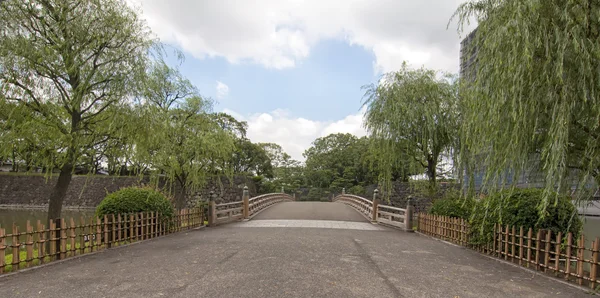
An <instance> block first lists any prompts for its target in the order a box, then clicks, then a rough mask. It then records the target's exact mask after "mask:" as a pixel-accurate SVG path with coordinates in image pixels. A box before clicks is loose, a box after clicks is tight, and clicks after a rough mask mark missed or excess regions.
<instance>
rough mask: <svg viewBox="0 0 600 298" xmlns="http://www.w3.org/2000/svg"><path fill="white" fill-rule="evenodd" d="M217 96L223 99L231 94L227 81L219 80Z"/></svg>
mask: <svg viewBox="0 0 600 298" xmlns="http://www.w3.org/2000/svg"><path fill="white" fill-rule="evenodd" d="M216 88H217V98H219V99H221V98H223V97H225V96H227V94H229V86H227V85H225V83H223V82H220V81H217V87H216Z"/></svg>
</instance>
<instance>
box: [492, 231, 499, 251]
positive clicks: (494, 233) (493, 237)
mask: <svg viewBox="0 0 600 298" xmlns="http://www.w3.org/2000/svg"><path fill="white" fill-rule="evenodd" d="M497 228H498V225H497V224H494V231H493V233H492V235H493V236H492V251H493V254H494V253H496V229H497Z"/></svg>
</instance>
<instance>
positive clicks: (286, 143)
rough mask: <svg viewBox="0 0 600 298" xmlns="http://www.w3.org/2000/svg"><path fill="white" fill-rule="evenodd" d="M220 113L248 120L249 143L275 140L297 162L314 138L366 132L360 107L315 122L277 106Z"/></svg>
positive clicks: (226, 110)
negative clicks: (251, 111) (255, 111)
mask: <svg viewBox="0 0 600 298" xmlns="http://www.w3.org/2000/svg"><path fill="white" fill-rule="evenodd" d="M223 112H225V113H228V114H230V115H232V116H234V117H235V118H236V119H238V120H242V121H246V122H248V134H247V136H248V138H249V139H250V140H251V141H252V142H256V143H257V142H270V143H277V144H279V145H281V147H282V148H283V149H284V150H285V152H287V153H288V154H289V155H291V156H292V158H294V159H297V160H301V161H303V160H304V157H303V156H302V153H303V152H304V150H306V149H308V148H309V147H310V144H311V143H312V142H313V141H314V140H315V139H316V138H319V137H324V136H327V135H329V134H332V133H351V134H354V135H356V136H358V137H361V136H364V135H366V132H365V130H364V129H363V127H362V119H363V115H364V110H361V111H360V112H359V113H357V114H355V115H348V116H347V117H345V118H344V119H341V120H338V121H315V120H309V119H305V118H301V117H294V116H292V115H291V114H290V113H289V112H288V111H287V110H280V109H279V110H275V111H272V112H269V113H259V114H253V115H247V116H243V115H240V114H239V113H237V112H235V111H232V110H229V109H225V110H223Z"/></svg>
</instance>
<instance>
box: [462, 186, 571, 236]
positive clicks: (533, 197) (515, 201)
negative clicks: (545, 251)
mask: <svg viewBox="0 0 600 298" xmlns="http://www.w3.org/2000/svg"><path fill="white" fill-rule="evenodd" d="M542 199H543V190H541V189H515V190H506V191H502V192H499V193H496V194H494V195H491V196H488V197H486V198H483V199H481V200H480V201H478V202H477V203H476V204H475V208H474V210H473V214H472V216H471V218H470V226H471V238H470V239H471V242H472V243H473V244H485V243H489V242H491V240H492V239H493V238H492V237H493V230H494V224H495V223H499V224H501V225H502V226H506V225H508V226H510V227H512V226H515V227H516V228H517V229H518V228H519V227H521V226H522V227H523V228H524V229H529V228H533V230H534V231H537V230H538V229H546V230H551V231H552V233H553V234H556V233H558V232H563V233H568V232H572V233H573V235H574V236H575V237H577V236H578V235H579V233H580V231H581V228H582V222H581V219H580V218H579V217H578V216H577V209H576V208H575V206H574V205H573V203H571V199H570V198H569V197H567V196H565V195H560V194H557V193H554V194H552V196H551V198H550V204H549V205H548V207H547V208H546V210H545V213H544V216H540V208H539V206H540V205H541V203H542ZM555 200H556V204H554V202H555Z"/></svg>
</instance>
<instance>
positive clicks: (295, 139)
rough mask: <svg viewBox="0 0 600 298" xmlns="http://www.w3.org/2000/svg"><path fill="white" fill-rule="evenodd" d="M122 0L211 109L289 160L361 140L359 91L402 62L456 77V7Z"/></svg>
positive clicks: (342, 0) (376, 1) (322, 0)
mask: <svg viewBox="0 0 600 298" xmlns="http://www.w3.org/2000/svg"><path fill="white" fill-rule="evenodd" d="M130 1H131V2H132V3H135V4H134V5H135V6H137V7H138V8H139V9H140V10H141V11H142V13H143V16H144V18H146V20H147V22H148V24H149V25H150V27H151V28H152V30H153V31H154V32H155V34H156V35H158V37H159V38H160V39H161V40H162V41H164V42H166V43H168V44H171V45H173V46H175V47H177V48H179V49H181V50H183V52H184V53H185V54H186V60H185V62H184V63H183V64H182V65H181V66H180V70H181V72H182V73H183V74H184V75H185V76H186V77H187V78H189V79H190V81H192V83H194V84H195V85H196V86H197V87H198V88H199V89H200V91H201V93H202V94H203V95H204V96H209V97H211V98H213V99H215V100H216V101H217V105H216V107H215V110H217V111H225V112H227V113H230V114H232V115H233V116H235V117H236V118H238V119H239V120H244V121H247V122H248V124H249V131H248V137H249V138H250V139H251V140H252V141H253V142H275V143H278V144H280V145H282V146H283V148H284V149H285V150H286V152H288V153H289V154H290V155H292V157H294V158H296V159H298V160H303V159H304V158H303V157H302V152H303V151H304V150H305V149H307V148H308V147H309V146H310V143H311V142H312V141H313V140H314V139H315V138H318V137H321V136H326V135H328V134H330V133H335V132H348V133H353V134H355V135H357V136H362V135H364V134H365V131H364V129H363V127H362V118H363V117H362V113H363V111H364V110H363V109H361V108H362V104H361V103H362V97H363V94H364V92H363V90H361V86H363V85H366V84H371V83H373V82H376V81H377V79H378V78H379V77H380V76H381V74H383V73H385V72H388V71H393V70H396V69H398V68H399V67H400V65H401V64H402V62H403V61H405V60H406V61H407V62H408V63H409V64H410V65H411V66H414V67H420V66H422V65H425V66H426V67H429V68H434V69H439V70H445V71H450V72H458V53H459V43H460V39H461V37H460V36H459V35H458V33H457V32H456V25H455V24H451V25H450V27H449V28H448V29H446V26H447V25H448V21H449V19H450V17H451V16H452V13H453V12H454V10H455V9H456V7H457V6H458V5H459V4H460V3H461V2H463V1H464V0H318V1H317V0H314V1H313V0H252V1H249V0H215V1H211V0H169V1H166V0H130Z"/></svg>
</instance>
